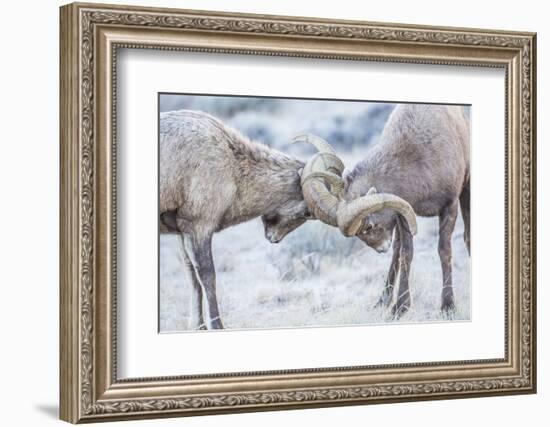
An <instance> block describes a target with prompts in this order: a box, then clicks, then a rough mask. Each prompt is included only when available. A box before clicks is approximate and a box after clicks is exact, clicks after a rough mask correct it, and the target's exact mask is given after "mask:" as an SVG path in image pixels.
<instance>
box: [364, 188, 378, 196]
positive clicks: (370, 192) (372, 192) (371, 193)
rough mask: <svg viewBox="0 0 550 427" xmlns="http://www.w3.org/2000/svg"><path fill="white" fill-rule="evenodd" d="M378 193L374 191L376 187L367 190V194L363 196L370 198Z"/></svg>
mask: <svg viewBox="0 0 550 427" xmlns="http://www.w3.org/2000/svg"><path fill="white" fill-rule="evenodd" d="M376 193H378V190H377V189H376V187H371V188H369V191H367V194H365V196H372V195H373V194H376Z"/></svg>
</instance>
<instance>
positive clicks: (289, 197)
mask: <svg viewBox="0 0 550 427" xmlns="http://www.w3.org/2000/svg"><path fill="white" fill-rule="evenodd" d="M159 156H160V176H159V178H160V201H159V215H160V232H161V233H177V234H179V235H180V236H181V242H182V244H181V253H182V261H183V264H184V266H185V268H186V270H187V272H188V276H189V277H190V280H191V283H192V298H191V319H190V327H191V328H202V329H205V328H206V327H207V328H208V329H220V328H223V324H222V321H221V319H220V313H219V308H218V302H217V298H216V276H215V269H214V262H213V259H212V249H211V243H212V236H213V235H214V233H216V232H218V231H221V230H223V229H224V228H227V227H230V226H232V225H235V224H239V223H241V222H244V221H248V220H250V219H252V218H256V217H259V216H261V217H262V220H263V223H264V228H265V236H266V238H267V239H268V240H269V241H271V242H273V243H276V242H279V241H280V240H281V239H283V238H284V237H285V235H286V234H288V233H290V232H291V231H292V230H294V229H296V228H297V227H299V226H300V225H301V224H303V223H304V222H305V221H306V220H307V219H310V218H314V217H317V215H318V214H320V215H323V213H322V212H320V211H319V210H317V209H316V210H314V211H313V216H312V213H311V212H310V210H309V209H308V205H307V204H306V203H305V201H304V195H303V194H302V185H301V183H300V181H301V175H302V169H304V163H303V162H302V161H300V160H298V159H295V158H292V157H290V156H287V155H285V154H283V153H281V152H279V151H276V150H273V149H270V148H268V147H267V146H265V145H262V144H258V143H255V142H251V141H249V140H248V139H247V138H245V137H244V136H242V135H241V134H240V133H238V132H237V131H235V130H233V129H231V128H230V127H228V126H225V125H224V124H223V123H221V122H220V121H219V120H217V119H215V118H214V117H212V116H210V115H208V114H206V113H203V112H198V111H187V110H182V111H175V112H168V113H161V115H160V154H159ZM323 159H326V160H327V161H331V160H333V161H336V160H337V159H336V158H335V157H334V156H332V157H331V156H328V155H325V154H317V155H316V156H315V157H314V158H313V159H312V161H313V164H315V165H317V162H322V161H323ZM311 164H312V162H308V163H307V164H306V165H305V169H304V173H305V174H306V175H310V176H314V175H311V174H310V172H311ZM306 170H307V171H308V172H307V173H306ZM305 180H306V181H308V182H309V183H310V184H311V185H312V186H313V187H318V186H320V185H323V184H321V183H317V182H316V181H314V180H313V179H305ZM302 181H304V179H302ZM308 188H309V186H308ZM308 194H309V193H308ZM387 207H391V208H394V209H396V210H397V211H398V212H400V213H402V214H403V215H404V216H405V218H407V220H408V222H409V227H413V228H414V227H415V217H414V213H413V211H412V209H411V208H410V206H409V205H408V204H407V203H406V202H404V201H403V200H400V199H399V198H397V197H395V196H390V195H380V194H379V195H376V196H365V197H358V198H357V200H350V201H349V202H342V203H341V204H340V205H339V207H338V212H337V215H338V221H339V222H338V223H339V224H340V225H341V229H342V230H343V231H344V232H345V233H346V235H353V234H354V233H355V232H356V231H357V230H358V224H360V223H361V221H362V220H363V218H364V217H365V215H367V214H369V213H372V212H375V211H377V210H379V209H384V208H387ZM203 305H204V307H205V308H206V319H205V316H204V315H203Z"/></svg>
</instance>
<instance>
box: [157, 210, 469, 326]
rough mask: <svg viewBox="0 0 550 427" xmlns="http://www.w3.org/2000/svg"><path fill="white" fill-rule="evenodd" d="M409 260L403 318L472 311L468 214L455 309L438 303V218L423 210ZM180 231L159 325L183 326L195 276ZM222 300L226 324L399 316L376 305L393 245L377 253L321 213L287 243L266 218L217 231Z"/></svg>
mask: <svg viewBox="0 0 550 427" xmlns="http://www.w3.org/2000/svg"><path fill="white" fill-rule="evenodd" d="M418 220H419V232H418V234H417V236H416V237H415V239H414V243H415V254H414V260H413V264H412V268H411V275H410V288H411V295H412V307H411V310H410V311H409V312H408V313H407V314H406V315H404V316H403V317H402V318H401V319H399V320H398V322H407V323H409V322H428V321H445V320H469V319H470V264H469V257H468V254H467V252H466V249H465V246H464V242H463V240H462V229H463V226H462V221H461V220H459V221H458V222H457V228H456V230H455V233H454V237H453V254H454V257H453V279H454V289H455V296H456V301H457V311H456V313H455V315H454V316H453V318H452V319H449V318H446V317H444V316H442V314H441V312H440V311H439V304H440V292H441V268H440V263H439V257H438V254H437V235H438V221H437V218H419V219H418ZM177 244H178V239H177V237H174V236H162V237H161V249H160V250H161V257H160V259H161V283H160V307H161V312H160V327H161V331H163V332H168V331H185V330H187V320H188V316H189V292H190V284H189V283H188V281H187V277H186V276H185V275H184V272H183V271H182V270H181V266H180V263H179V258H178V252H177V246H176V245H177ZM213 246H214V248H213V251H214V261H215V264H216V271H217V287H218V302H219V305H220V310H221V316H222V318H223V321H224V325H225V327H226V328H228V329H229V328H237V329H247V328H279V327H299V326H323V325H351V324H380V323H386V322H395V320H394V319H392V318H391V316H390V313H389V310H387V309H382V308H375V307H374V305H375V304H376V302H377V300H378V297H379V296H380V293H381V292H382V289H383V286H384V282H385V278H386V274H387V270H388V267H389V264H390V261H391V251H390V252H388V253H386V254H378V253H376V252H375V251H374V250H372V249H370V248H368V247H367V246H365V245H364V244H363V243H362V242H361V241H359V240H358V239H355V238H345V237H343V236H342V235H341V234H340V233H339V232H338V230H336V229H333V228H331V227H328V226H326V225H324V224H321V223H320V222H318V221H312V222H308V223H307V224H305V225H303V226H302V227H300V228H299V229H298V230H296V231H294V232H293V233H291V234H290V235H288V236H287V237H286V238H285V239H284V240H283V241H282V242H281V243H279V244H276V245H274V244H271V243H269V242H268V241H267V240H265V238H264V237H263V228H262V224H261V221H260V220H254V221H250V222H248V223H244V224H240V225H238V226H235V227H232V228H229V229H227V230H224V231H222V232H221V233H218V234H216V235H215V237H214V245H213Z"/></svg>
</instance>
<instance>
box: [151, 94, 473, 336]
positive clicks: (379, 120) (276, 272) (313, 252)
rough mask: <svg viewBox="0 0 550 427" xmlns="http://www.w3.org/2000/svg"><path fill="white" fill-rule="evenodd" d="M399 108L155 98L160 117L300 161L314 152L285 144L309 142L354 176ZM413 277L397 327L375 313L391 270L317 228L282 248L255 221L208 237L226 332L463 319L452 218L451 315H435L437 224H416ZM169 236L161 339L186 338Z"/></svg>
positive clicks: (465, 279) (163, 249) (463, 285)
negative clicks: (208, 119)
mask: <svg viewBox="0 0 550 427" xmlns="http://www.w3.org/2000/svg"><path fill="white" fill-rule="evenodd" d="M395 105H396V104H391V103H381V102H355V101H353V102H352V101H323V100H302V99H283V98H256V97H234V96H227V97H224V96H201V95H199V96H193V95H173V94H161V95H160V102H159V106H160V111H161V112H165V111H173V110H179V109H191V110H200V111H205V112H207V113H209V114H212V115H214V116H216V117H218V118H219V119H221V120H222V121H223V122H224V123H226V124H227V125H229V126H231V127H233V128H235V129H237V130H238V131H240V132H241V133H243V134H244V135H246V136H248V137H249V138H250V139H252V140H255V141H257V142H261V143H263V144H266V145H268V146H270V147H272V148H276V149H278V150H280V151H283V152H285V153H287V154H290V155H293V156H296V157H299V158H301V159H302V160H305V159H307V157H308V156H310V155H311V154H312V153H313V152H314V151H313V149H312V148H311V147H309V146H307V145H306V144H290V141H291V140H292V138H293V137H294V136H295V135H297V134H299V133H304V132H308V133H313V134H316V135H318V136H320V137H322V138H324V139H326V140H327V141H329V142H330V143H331V144H332V146H333V147H334V148H335V149H336V151H337V152H338V155H339V156H340V157H341V158H342V160H343V161H344V163H345V165H346V168H348V169H351V168H352V167H353V166H354V165H355V164H356V163H357V162H358V161H360V160H361V159H362V158H363V157H364V156H365V154H366V152H367V150H368V149H369V147H370V146H371V145H372V144H375V143H376V141H377V139H378V137H379V135H380V133H381V132H382V129H383V127H384V124H385V122H386V120H387V118H388V117H389V115H390V113H391V111H392V110H393V109H394V108H395ZM418 223H419V224H418V225H419V231H418V234H417V236H416V237H415V239H414V249H415V253H414V260H413V264H412V271H411V275H410V288H411V295H412V307H411V310H410V311H409V313H407V314H406V315H405V316H403V317H402V318H401V319H399V320H397V321H396V320H393V319H392V318H391V317H390V313H389V310H387V309H384V308H375V307H374V305H375V303H376V302H377V300H378V297H379V295H380V294H381V292H382V289H383V286H384V283H385V279H386V274H387V271H388V269H389V265H390V261H391V250H390V251H389V252H388V253H386V254H378V253H376V252H375V251H374V250H373V249H370V248H369V247H367V246H366V245H364V244H363V243H362V242H360V241H359V240H358V239H356V238H345V237H344V236H342V235H341V234H340V232H339V231H338V230H336V229H334V228H332V227H329V226H326V225H324V224H321V223H320V222H319V221H308V222H307V223H306V224H304V225H303V226H301V227H300V228H298V229H297V230H295V231H294V232H292V233H291V234H289V235H288V236H287V237H286V238H285V239H284V240H283V241H282V242H281V243H279V244H271V243H269V242H268V241H267V240H266V239H265V238H264V232H263V226H262V222H261V220H260V219H259V218H257V219H255V220H252V221H249V222H247V223H243V224H240V225H237V226H234V227H231V228H229V229H226V230H223V231H222V232H220V233H217V234H216V235H215V236H214V240H213V252H214V263H215V266H216V274H217V289H218V302H219V305H220V310H221V316H222V318H223V321H224V325H225V327H226V328H227V329H249V328H280V327H301V326H329V325H330V326H337V325H353V324H380V323H389V322H407V323H415V322H428V321H453V320H454V321H459V320H469V319H470V259H469V257H468V253H467V251H466V248H465V246H464V243H463V240H462V233H463V223H462V218H461V217H459V219H458V221H457V225H456V228H455V232H454V235H453V280H454V288H455V297H456V303H457V311H456V313H455V314H454V316H453V317H452V318H447V317H443V316H442V315H441V313H440V311H439V305H440V294H441V281H442V279H441V267H440V262H439V256H438V253H437V242H438V219H437V218H418ZM178 244H179V240H178V238H177V237H175V236H161V239H160V285H159V287H160V296H159V298H160V301H159V302H160V304H159V307H160V313H159V320H160V330H161V332H176V331H185V330H187V320H188V315H189V292H190V284H189V283H188V282H187V280H188V278H187V277H186V275H185V274H184V272H183V270H182V268H181V264H180V258H179V255H178V248H177V245H178Z"/></svg>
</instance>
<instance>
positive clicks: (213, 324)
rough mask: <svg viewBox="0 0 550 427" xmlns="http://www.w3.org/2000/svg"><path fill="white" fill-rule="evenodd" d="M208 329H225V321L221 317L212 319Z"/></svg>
mask: <svg viewBox="0 0 550 427" xmlns="http://www.w3.org/2000/svg"><path fill="white" fill-rule="evenodd" d="M208 329H224V327H223V323H222V321H221V320H220V319H216V320H212V321H211V322H210V327H209V328H208Z"/></svg>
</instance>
